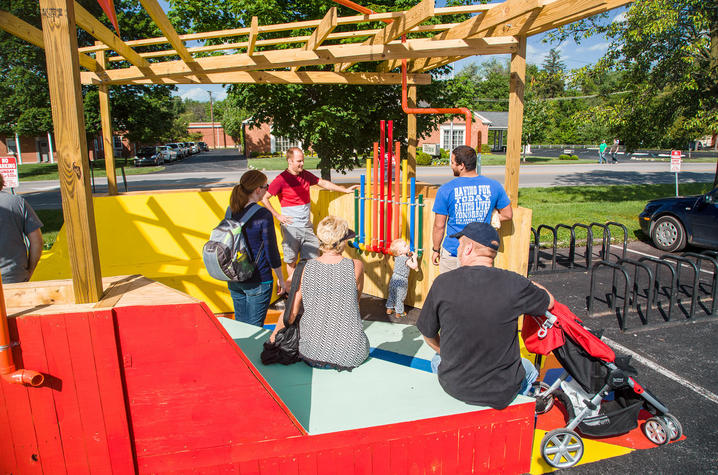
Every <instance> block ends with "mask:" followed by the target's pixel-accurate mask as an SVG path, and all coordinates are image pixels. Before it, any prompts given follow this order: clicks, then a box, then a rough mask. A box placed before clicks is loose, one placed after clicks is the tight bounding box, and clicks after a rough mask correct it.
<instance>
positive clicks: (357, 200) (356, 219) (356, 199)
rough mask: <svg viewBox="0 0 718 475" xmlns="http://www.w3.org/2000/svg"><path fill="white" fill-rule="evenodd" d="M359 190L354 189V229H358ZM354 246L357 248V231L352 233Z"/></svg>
mask: <svg viewBox="0 0 718 475" xmlns="http://www.w3.org/2000/svg"><path fill="white" fill-rule="evenodd" d="M358 226H359V190H357V189H355V190H354V229H355V230H358V229H359V227H358ZM354 247H356V248H357V249H359V231H356V234H355V235H354Z"/></svg>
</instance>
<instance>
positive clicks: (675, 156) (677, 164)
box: [671, 150, 681, 173]
mask: <svg viewBox="0 0 718 475" xmlns="http://www.w3.org/2000/svg"><path fill="white" fill-rule="evenodd" d="M679 171H681V151H680V150H671V172H674V173H678V172H679Z"/></svg>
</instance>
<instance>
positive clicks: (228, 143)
mask: <svg viewBox="0 0 718 475" xmlns="http://www.w3.org/2000/svg"><path fill="white" fill-rule="evenodd" d="M187 132H188V133H190V134H196V133H200V134H202V138H201V139H198V140H197V142H204V143H206V144H207V145H208V146H209V148H211V149H213V148H227V147H237V146H238V144H237V143H235V141H234V139H233V138H232V137H230V136H229V135H227V133H226V132H225V131H224V127H222V123H221V122H215V123H214V124H213V123H212V122H190V123H189V125H188V127H187Z"/></svg>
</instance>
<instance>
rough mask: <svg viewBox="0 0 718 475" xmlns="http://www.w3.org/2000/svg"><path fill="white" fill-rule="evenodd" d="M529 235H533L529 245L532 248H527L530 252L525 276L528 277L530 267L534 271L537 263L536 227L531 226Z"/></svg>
mask: <svg viewBox="0 0 718 475" xmlns="http://www.w3.org/2000/svg"><path fill="white" fill-rule="evenodd" d="M531 235H532V236H533V244H532V246H531V248H532V249H529V252H531V260H530V261H529V265H528V268H527V269H526V277H528V276H529V274H530V273H531V269H533V270H534V272H535V271H536V267H537V265H538V246H537V245H536V243H537V242H538V234H536V229H534V227H533V226H532V227H531Z"/></svg>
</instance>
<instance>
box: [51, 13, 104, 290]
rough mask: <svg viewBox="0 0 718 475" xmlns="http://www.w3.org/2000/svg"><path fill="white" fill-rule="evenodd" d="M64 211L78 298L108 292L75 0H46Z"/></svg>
mask: <svg viewBox="0 0 718 475" xmlns="http://www.w3.org/2000/svg"><path fill="white" fill-rule="evenodd" d="M40 15H41V17H42V36H43V40H44V43H45V60H46V62H47V80H48V85H49V89H50V99H51V102H52V120H53V124H54V127H55V145H56V148H57V156H58V160H57V162H58V172H59V175H60V191H61V194H62V211H63V214H64V217H65V228H66V230H67V239H68V249H69V252H70V265H71V267H72V282H73V288H74V292H75V303H90V302H97V301H99V300H100V298H101V297H102V274H101V273H100V258H99V253H98V249H97V234H96V232H95V214H94V208H93V205H92V194H91V191H90V178H89V166H88V157H87V138H86V132H85V118H84V115H83V107H82V93H81V90H80V64H79V59H78V53H77V32H76V30H75V11H74V2H73V0H40Z"/></svg>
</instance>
